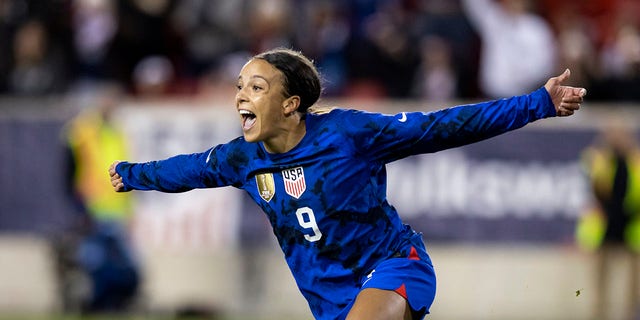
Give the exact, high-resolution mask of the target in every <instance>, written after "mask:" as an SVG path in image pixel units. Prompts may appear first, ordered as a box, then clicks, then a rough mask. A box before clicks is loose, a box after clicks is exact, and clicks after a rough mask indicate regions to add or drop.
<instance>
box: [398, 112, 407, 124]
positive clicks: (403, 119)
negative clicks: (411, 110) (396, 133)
mask: <svg viewBox="0 0 640 320" xmlns="http://www.w3.org/2000/svg"><path fill="white" fill-rule="evenodd" d="M398 121H400V122H405V121H407V113H406V112H403V113H402V117H400V119H398Z"/></svg>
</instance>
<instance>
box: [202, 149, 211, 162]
mask: <svg viewBox="0 0 640 320" xmlns="http://www.w3.org/2000/svg"><path fill="white" fill-rule="evenodd" d="M212 152H213V149H211V151H209V154H208V155H207V160H206V161H205V162H204V163H209V160H211V153H212Z"/></svg>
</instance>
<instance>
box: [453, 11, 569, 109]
mask: <svg viewBox="0 0 640 320" xmlns="http://www.w3.org/2000/svg"><path fill="white" fill-rule="evenodd" d="M462 3H463V7H464V9H465V12H466V13H467V15H468V17H469V19H470V20H471V22H472V23H473V25H474V26H475V28H476V30H477V31H478V33H479V35H480V37H481V39H482V52H481V56H480V59H481V60H480V65H479V73H480V86H481V89H482V92H483V93H484V95H485V96H487V97H491V98H499V97H509V96H513V95H517V94H520V93H522V92H528V91H531V90H533V89H535V88H536V87H538V86H540V83H544V79H546V78H548V77H549V76H550V75H552V74H553V72H554V71H555V68H556V54H557V48H556V41H555V38H554V34H553V31H552V29H551V28H550V26H549V24H548V22H547V21H545V20H544V19H543V18H542V17H540V16H538V15H536V14H533V13H532V12H531V9H530V7H529V6H530V3H529V1H528V0H462Z"/></svg>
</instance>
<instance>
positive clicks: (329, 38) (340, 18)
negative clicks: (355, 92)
mask: <svg viewBox="0 0 640 320" xmlns="http://www.w3.org/2000/svg"><path fill="white" fill-rule="evenodd" d="M297 5H298V6H299V7H301V8H299V11H300V12H302V14H300V15H297V16H296V18H295V19H296V22H295V23H296V25H297V26H298V27H297V28H295V30H294V32H295V42H296V43H297V44H298V45H299V47H300V49H301V50H302V51H303V52H304V53H305V54H306V55H307V56H309V57H313V59H314V60H315V61H314V62H315V65H316V66H317V67H318V70H319V71H320V72H321V74H322V76H323V78H324V79H323V80H324V81H325V83H324V94H325V95H326V96H335V95H340V94H342V93H343V91H342V90H343V89H344V87H345V86H346V84H347V81H348V79H347V77H348V74H347V72H348V67H347V62H346V60H345V53H346V47H347V43H348V41H349V38H350V36H351V28H350V25H349V20H348V12H347V8H346V5H345V4H344V2H341V1H337V0H321V1H317V0H307V1H301V2H298V3H297Z"/></svg>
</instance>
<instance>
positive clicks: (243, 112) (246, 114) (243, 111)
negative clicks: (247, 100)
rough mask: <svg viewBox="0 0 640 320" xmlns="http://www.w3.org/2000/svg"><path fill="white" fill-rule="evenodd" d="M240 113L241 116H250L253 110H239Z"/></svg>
mask: <svg viewBox="0 0 640 320" xmlns="http://www.w3.org/2000/svg"><path fill="white" fill-rule="evenodd" d="M239 112H240V114H241V115H243V116H250V115H253V112H251V111H249V110H240V111H239Z"/></svg>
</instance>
